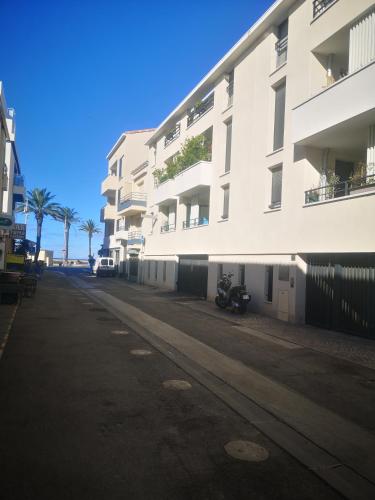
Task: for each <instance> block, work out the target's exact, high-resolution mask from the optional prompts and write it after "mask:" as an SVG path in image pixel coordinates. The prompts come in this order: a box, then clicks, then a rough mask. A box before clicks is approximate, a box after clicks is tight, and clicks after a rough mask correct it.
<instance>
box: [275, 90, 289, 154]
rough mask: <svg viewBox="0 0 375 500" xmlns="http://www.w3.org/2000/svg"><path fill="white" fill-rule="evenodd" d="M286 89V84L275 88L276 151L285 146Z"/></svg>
mask: <svg viewBox="0 0 375 500" xmlns="http://www.w3.org/2000/svg"><path fill="white" fill-rule="evenodd" d="M285 89H286V84H285V82H284V83H282V84H281V85H279V86H278V87H276V88H275V122H274V131H273V150H274V151H276V150H277V149H280V148H282V147H283V146H284V122H285Z"/></svg>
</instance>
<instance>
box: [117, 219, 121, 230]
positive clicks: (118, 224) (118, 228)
mask: <svg viewBox="0 0 375 500" xmlns="http://www.w3.org/2000/svg"><path fill="white" fill-rule="evenodd" d="M120 222H121V219H117V220H116V231H119V230H120Z"/></svg>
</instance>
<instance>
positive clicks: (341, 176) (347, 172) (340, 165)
mask: <svg viewBox="0 0 375 500" xmlns="http://www.w3.org/2000/svg"><path fill="white" fill-rule="evenodd" d="M353 172H354V163H353V162H351V161H342V160H336V163H335V175H336V177H337V178H338V183H337V186H336V188H335V198H337V197H339V196H345V195H348V194H349V189H348V185H347V184H345V183H346V182H347V181H349V179H350V178H351V177H352V175H353Z"/></svg>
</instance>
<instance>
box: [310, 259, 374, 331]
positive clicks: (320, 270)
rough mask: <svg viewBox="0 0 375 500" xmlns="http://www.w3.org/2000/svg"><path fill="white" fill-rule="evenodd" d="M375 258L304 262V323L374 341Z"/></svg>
mask: <svg viewBox="0 0 375 500" xmlns="http://www.w3.org/2000/svg"><path fill="white" fill-rule="evenodd" d="M374 304H375V254H363V255H361V254H341V255H340V254H331V255H314V256H309V258H308V270H307V277H306V323H310V324H312V325H315V326H319V327H322V328H328V329H332V330H339V331H345V332H349V333H354V334H357V335H363V336H367V337H374V338H375V308H374Z"/></svg>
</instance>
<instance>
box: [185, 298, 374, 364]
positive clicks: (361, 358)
mask: <svg viewBox="0 0 375 500" xmlns="http://www.w3.org/2000/svg"><path fill="white" fill-rule="evenodd" d="M179 303H180V304H183V305H185V306H186V307H190V308H191V309H194V310H196V311H200V312H203V313H206V314H209V315H212V316H215V317H216V318H220V319H223V320H224V321H230V322H235V323H238V324H239V325H241V326H244V327H247V328H250V329H252V330H256V331H259V332H262V333H264V334H266V335H270V336H273V337H277V338H279V339H282V340H286V341H288V342H294V343H296V344H298V345H301V346H304V347H307V348H309V349H314V350H315V351H319V352H323V353H325V354H328V355H330V356H335V357H337V358H341V359H344V360H346V361H351V362H352V363H356V364H359V365H362V366H365V367H367V368H371V369H375V342H374V341H373V340H369V339H364V338H362V337H356V336H354V335H349V334H346V333H341V332H334V331H332V330H324V329H321V328H315V327H313V326H310V325H295V324H292V323H286V322H285V321H280V320H278V319H274V318H270V317H267V316H262V315H260V314H255V313H251V312H249V313H247V314H246V315H244V316H240V315H237V314H236V315H234V314H232V313H231V312H230V311H222V310H220V309H218V308H217V307H216V306H215V304H213V303H212V302H207V301H193V300H192V301H184V300H182V301H181V302H179Z"/></svg>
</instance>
